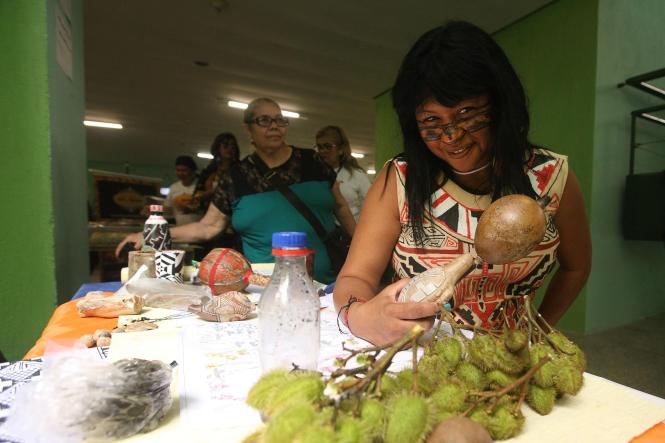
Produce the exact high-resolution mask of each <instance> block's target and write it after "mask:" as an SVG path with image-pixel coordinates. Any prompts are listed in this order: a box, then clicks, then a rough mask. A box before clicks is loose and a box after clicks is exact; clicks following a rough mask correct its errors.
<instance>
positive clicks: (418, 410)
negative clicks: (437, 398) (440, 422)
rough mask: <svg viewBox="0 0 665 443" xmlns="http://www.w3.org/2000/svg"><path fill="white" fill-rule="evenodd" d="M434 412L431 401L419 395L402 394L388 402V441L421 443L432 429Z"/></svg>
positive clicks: (386, 438) (386, 434)
mask: <svg viewBox="0 0 665 443" xmlns="http://www.w3.org/2000/svg"><path fill="white" fill-rule="evenodd" d="M433 420H434V414H433V411H432V407H431V406H430V404H429V402H428V401H427V400H426V399H425V398H423V397H421V396H418V395H414V394H408V393H406V394H400V395H397V396H396V397H393V398H392V399H391V400H390V402H389V403H388V414H387V417H386V429H385V434H384V440H385V442H386V443H404V442H412V443H419V442H422V441H424V440H425V438H426V437H427V435H428V434H429V433H430V431H431V430H432V425H433V424H434V423H433Z"/></svg>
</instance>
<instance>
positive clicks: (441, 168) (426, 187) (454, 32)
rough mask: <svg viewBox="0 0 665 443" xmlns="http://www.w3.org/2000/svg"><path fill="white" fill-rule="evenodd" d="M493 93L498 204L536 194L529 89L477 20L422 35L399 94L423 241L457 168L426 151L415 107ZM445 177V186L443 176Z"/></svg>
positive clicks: (403, 70) (410, 197)
mask: <svg viewBox="0 0 665 443" xmlns="http://www.w3.org/2000/svg"><path fill="white" fill-rule="evenodd" d="M485 94H486V95H488V96H489V103H490V105H491V107H490V121H491V123H490V141H491V146H490V156H491V160H490V161H491V164H490V166H491V168H492V169H491V177H492V178H491V186H492V191H491V192H492V199H493V200H495V199H497V198H499V197H501V196H503V195H508V194H526V195H530V196H533V197H535V193H534V191H533V189H532V187H531V185H530V182H529V180H528V178H527V176H526V175H525V173H524V169H523V168H524V162H525V161H526V159H528V156H529V152H530V150H531V145H530V143H529V141H528V139H527V136H528V133H529V113H528V111H527V100H526V95H525V93H524V88H523V87H522V84H521V82H520V80H519V78H518V77H517V74H516V73H515V70H514V69H513V67H512V66H511V64H510V62H509V61H508V58H507V57H506V55H505V54H504V52H503V50H502V49H501V48H500V47H499V45H498V44H497V43H496V42H495V41H494V40H493V39H492V37H490V36H489V34H487V33H486V32H485V31H483V30H482V29H480V28H478V27H477V26H475V25H472V24H471V23H467V22H462V21H454V22H449V23H448V24H446V25H444V26H441V27H438V28H435V29H432V30H431V31H428V32H427V33H425V34H424V35H422V36H421V37H420V38H419V39H418V41H416V43H415V44H414V45H413V47H412V48H411V50H410V51H409V53H408V54H407V55H406V57H405V58H404V60H403V61H402V65H401V67H400V70H399V73H398V75H397V79H396V80H395V85H394V87H393V90H392V98H393V106H394V107H395V111H396V112H397V115H398V117H399V123H400V126H401V128H402V135H403V137H404V153H403V158H404V159H405V160H406V161H407V163H408V171H407V174H406V184H405V187H406V198H407V201H408V209H409V223H410V224H411V226H412V228H413V235H414V240H415V241H416V243H418V244H422V243H423V238H424V232H425V231H424V228H423V221H424V216H425V210H426V209H429V205H430V197H431V195H432V193H433V192H434V191H435V190H436V189H438V188H439V187H440V186H441V185H442V184H443V183H445V181H446V180H448V178H450V177H452V175H451V169H450V166H449V165H448V164H447V163H446V162H444V161H442V160H440V159H439V158H437V157H436V156H435V155H434V154H432V152H430V150H429V149H428V148H427V146H426V145H425V143H424V142H423V140H422V137H421V136H420V133H419V131H418V126H417V122H416V116H415V113H416V108H417V107H418V106H419V105H421V104H422V103H423V102H424V101H426V100H427V99H429V98H434V99H435V100H436V101H438V102H439V103H441V104H442V105H444V106H448V107H452V106H454V105H456V104H457V103H459V102H460V101H462V100H464V99H468V98H472V97H477V96H480V95H485ZM442 172H443V182H442V181H441V173H442Z"/></svg>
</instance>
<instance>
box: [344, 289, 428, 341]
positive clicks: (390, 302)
mask: <svg viewBox="0 0 665 443" xmlns="http://www.w3.org/2000/svg"><path fill="white" fill-rule="evenodd" d="M408 282H409V279H406V278H405V279H402V280H400V281H398V282H396V283H393V284H391V285H389V286H386V288H385V289H384V290H383V291H381V292H379V293H378V294H377V295H376V296H375V297H374V298H372V299H370V300H368V301H366V302H364V303H353V304H352V305H351V306H350V308H349V312H348V316H347V320H348V323H349V329H350V330H351V332H352V333H353V335H355V336H357V337H360V338H362V339H364V340H367V341H369V342H371V343H373V344H375V345H377V346H380V345H384V344H387V343H391V342H394V341H396V340H398V339H400V338H402V337H403V336H404V334H406V333H407V332H408V331H410V330H411V328H413V327H414V326H415V325H419V326H421V327H422V328H423V329H425V330H428V329H430V328H431V327H432V325H433V324H434V316H435V315H436V314H437V313H438V312H439V311H440V310H441V306H440V305H438V304H437V303H434V302H420V303H413V302H409V303H400V302H397V301H396V300H397V296H398V295H399V292H400V291H401V290H402V288H403V287H404V286H406V284H407V283H408Z"/></svg>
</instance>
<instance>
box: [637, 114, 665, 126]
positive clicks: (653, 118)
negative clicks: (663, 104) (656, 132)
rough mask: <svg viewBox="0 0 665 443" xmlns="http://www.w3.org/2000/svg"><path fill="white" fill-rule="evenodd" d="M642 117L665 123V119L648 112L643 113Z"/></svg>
mask: <svg viewBox="0 0 665 443" xmlns="http://www.w3.org/2000/svg"><path fill="white" fill-rule="evenodd" d="M642 117H644V118H648V119H651V120H653V121H656V122H658V123H662V124H664V125H665V119H663V118H659V117H656V116H655V115H651V114H647V113H645V112H643V113H642Z"/></svg>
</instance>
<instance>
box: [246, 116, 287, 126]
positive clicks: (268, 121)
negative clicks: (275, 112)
mask: <svg viewBox="0 0 665 443" xmlns="http://www.w3.org/2000/svg"><path fill="white" fill-rule="evenodd" d="M246 123H255V124H257V125H259V126H261V127H262V128H267V127H269V126H270V125H272V124H273V123H275V124H276V125H277V126H279V127H280V128H284V127H286V126H289V119H288V118H286V117H282V116H281V115H280V116H279V117H275V118H272V117H270V116H268V115H261V116H258V117H256V118H253V119H251V120H249V121H248V122H246Z"/></svg>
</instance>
